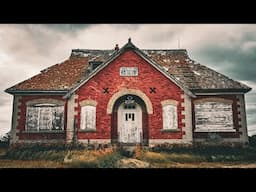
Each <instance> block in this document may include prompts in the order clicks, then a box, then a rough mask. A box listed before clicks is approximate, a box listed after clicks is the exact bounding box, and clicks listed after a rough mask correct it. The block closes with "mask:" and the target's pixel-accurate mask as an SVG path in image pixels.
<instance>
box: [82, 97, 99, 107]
mask: <svg viewBox="0 0 256 192" xmlns="http://www.w3.org/2000/svg"><path fill="white" fill-rule="evenodd" d="M79 104H80V106H81V107H83V106H86V105H90V106H94V107H96V105H97V101H95V100H92V99H86V100H83V101H80V102H79Z"/></svg>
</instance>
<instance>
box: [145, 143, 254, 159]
mask: <svg viewBox="0 0 256 192" xmlns="http://www.w3.org/2000/svg"><path fill="white" fill-rule="evenodd" d="M150 151H152V152H158V153H163V152H165V153H168V154H177V155H178V156H177V157H178V159H179V161H181V162H182V161H184V160H186V159H187V160H188V159H190V158H191V159H194V160H195V161H197V160H200V161H206V162H255V161H256V148H255V147H245V148H242V147H237V146H236V147H231V146H190V147H180V146H169V145H158V146H156V147H153V148H151V149H150ZM184 155H185V156H184ZM186 157H187V158H186ZM189 157H190V158H189Z"/></svg>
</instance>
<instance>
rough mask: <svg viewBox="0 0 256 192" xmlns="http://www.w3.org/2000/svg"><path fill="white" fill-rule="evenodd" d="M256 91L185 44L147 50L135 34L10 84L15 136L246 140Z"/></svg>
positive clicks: (156, 141) (21, 138) (153, 140)
mask: <svg viewBox="0 0 256 192" xmlns="http://www.w3.org/2000/svg"><path fill="white" fill-rule="evenodd" d="M250 90H251V88H249V87H248V86H246V85H244V84H242V83H239V82H237V81H234V80H232V79H230V78H228V77H226V76H224V75H222V74H220V73H218V72H216V71H214V70H212V69H210V68H208V67H206V66H204V65H201V64H198V63H197V62H195V61H193V60H192V59H190V58H189V56H188V54H187V51H186V50H184V49H178V50H172V49H170V50H149V49H148V50H146V49H145V50H144V49H139V48H137V47H136V46H135V45H134V44H133V43H132V42H131V39H129V40H128V42H127V43H126V44H125V45H124V46H123V47H122V48H120V49H119V48H118V46H116V47H115V48H114V49H111V50H91V49H74V50H72V52H71V55H70V57H69V58H68V59H67V60H66V61H64V62H62V63H60V64H56V65H53V66H51V67H49V68H47V69H44V70H42V71H41V73H40V74H38V75H35V76H34V77H32V78H30V79H28V80H25V81H23V82H21V83H19V84H17V85H14V86H13V87H11V88H8V89H7V90H6V92H7V93H9V94H12V95H13V98H14V99H13V114H12V127H11V136H12V140H11V142H12V143H16V142H60V141H61V142H71V141H74V140H75V141H78V142H83V143H98V144H101V143H121V144H131V145H133V144H144V145H154V144H161V143H171V144H172V143H184V144H193V143H195V142H207V141H210V140H211V139H212V140H214V139H215V140H216V138H217V139H218V141H220V142H221V143H222V142H228V143H239V144H244V143H246V142H247V141H248V135H247V125H246V111H245V100H244V94H245V93H247V92H248V91H250Z"/></svg>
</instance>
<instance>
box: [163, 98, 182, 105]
mask: <svg viewBox="0 0 256 192" xmlns="http://www.w3.org/2000/svg"><path fill="white" fill-rule="evenodd" d="M161 104H162V106H165V105H174V106H178V101H176V100H173V99H167V100H163V101H161Z"/></svg>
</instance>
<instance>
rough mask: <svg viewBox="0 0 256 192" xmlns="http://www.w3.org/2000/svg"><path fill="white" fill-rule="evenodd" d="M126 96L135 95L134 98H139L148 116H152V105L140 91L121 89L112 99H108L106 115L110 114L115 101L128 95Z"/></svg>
mask: <svg viewBox="0 0 256 192" xmlns="http://www.w3.org/2000/svg"><path fill="white" fill-rule="evenodd" d="M128 94H132V95H136V96H138V97H140V98H141V99H142V100H143V101H144V102H145V105H146V108H147V112H148V114H153V106H152V103H151V101H150V99H149V98H148V96H147V95H146V94H145V93H143V92H142V91H141V90H137V89H126V88H123V89H121V90H120V91H119V92H117V93H115V94H114V95H112V97H111V98H110V99H109V102H108V105H107V114H112V111H113V106H114V104H115V102H116V101H117V99H119V98H120V97H122V96H124V95H128Z"/></svg>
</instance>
